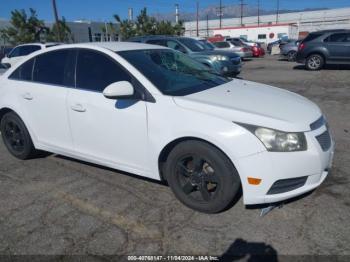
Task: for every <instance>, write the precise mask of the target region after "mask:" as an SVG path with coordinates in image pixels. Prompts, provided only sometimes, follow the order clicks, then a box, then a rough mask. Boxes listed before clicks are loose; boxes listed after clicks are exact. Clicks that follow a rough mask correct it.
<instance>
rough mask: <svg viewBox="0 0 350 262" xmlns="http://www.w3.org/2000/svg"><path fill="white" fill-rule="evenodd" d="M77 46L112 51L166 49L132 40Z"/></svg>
mask: <svg viewBox="0 0 350 262" xmlns="http://www.w3.org/2000/svg"><path fill="white" fill-rule="evenodd" d="M78 46H79V47H82V46H87V47H90V46H96V47H102V48H106V49H109V50H111V51H113V52H119V51H129V50H143V49H160V48H163V49H166V47H161V46H157V45H149V44H143V43H134V42H91V43H84V44H79V45H78Z"/></svg>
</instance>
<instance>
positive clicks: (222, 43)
mask: <svg viewBox="0 0 350 262" xmlns="http://www.w3.org/2000/svg"><path fill="white" fill-rule="evenodd" d="M214 45H215V46H216V47H218V48H228V47H230V44H229V43H228V42H216V43H214Z"/></svg>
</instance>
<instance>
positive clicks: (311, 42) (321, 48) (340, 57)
mask: <svg viewBox="0 0 350 262" xmlns="http://www.w3.org/2000/svg"><path fill="white" fill-rule="evenodd" d="M296 60H297V62H298V63H302V64H305V67H306V69H308V70H320V69H322V68H323V66H324V65H326V64H336V65H341V64H350V30H343V29H340V30H324V31H318V32H313V33H310V34H309V35H308V36H307V37H306V38H305V39H304V40H303V41H302V42H301V43H300V44H299V48H298V53H297V57H296Z"/></svg>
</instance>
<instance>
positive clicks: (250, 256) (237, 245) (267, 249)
mask: <svg viewBox="0 0 350 262" xmlns="http://www.w3.org/2000/svg"><path fill="white" fill-rule="evenodd" d="M277 255H278V253H277V251H276V250H275V249H274V248H273V247H272V246H271V245H267V244H265V243H264V242H248V241H245V240H243V239H240V238H238V239H236V240H235V241H234V242H233V243H232V244H231V246H230V247H229V248H228V249H227V250H226V251H225V253H224V254H222V255H221V256H220V257H219V261H225V262H226V261H248V262H255V261H272V262H277V261H278V256H277Z"/></svg>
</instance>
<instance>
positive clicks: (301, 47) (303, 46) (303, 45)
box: [299, 43, 305, 51]
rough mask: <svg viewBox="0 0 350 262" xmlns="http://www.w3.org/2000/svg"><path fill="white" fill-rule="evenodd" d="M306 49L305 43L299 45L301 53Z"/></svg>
mask: <svg viewBox="0 0 350 262" xmlns="http://www.w3.org/2000/svg"><path fill="white" fill-rule="evenodd" d="M304 48H305V44H304V43H301V44H300V45H299V51H301V50H303V49H304Z"/></svg>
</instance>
